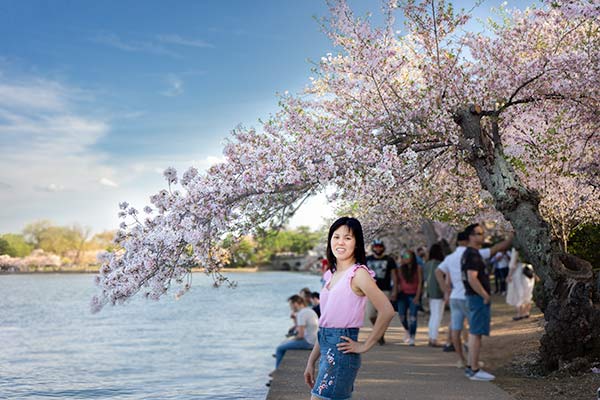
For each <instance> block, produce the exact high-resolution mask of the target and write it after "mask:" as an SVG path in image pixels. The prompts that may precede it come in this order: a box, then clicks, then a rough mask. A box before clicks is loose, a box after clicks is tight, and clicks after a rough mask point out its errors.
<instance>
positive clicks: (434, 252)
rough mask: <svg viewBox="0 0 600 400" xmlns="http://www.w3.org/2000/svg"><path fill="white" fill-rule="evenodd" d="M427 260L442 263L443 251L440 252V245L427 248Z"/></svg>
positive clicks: (436, 244)
mask: <svg viewBox="0 0 600 400" xmlns="http://www.w3.org/2000/svg"><path fill="white" fill-rule="evenodd" d="M429 259H430V260H438V261H444V250H442V245H441V244H440V243H434V244H432V245H431V247H430V248H429Z"/></svg>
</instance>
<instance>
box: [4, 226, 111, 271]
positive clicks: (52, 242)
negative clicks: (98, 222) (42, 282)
mask: <svg viewBox="0 0 600 400" xmlns="http://www.w3.org/2000/svg"><path fill="white" fill-rule="evenodd" d="M91 232H92V230H91V228H89V227H84V226H81V225H79V224H73V225H69V226H58V225H54V224H53V223H52V222H50V221H47V220H42V221H36V222H33V223H31V224H28V225H27V226H25V228H24V229H23V231H22V232H21V233H6V234H2V235H0V255H7V256H10V257H15V258H24V257H27V256H29V255H30V254H31V253H32V252H33V251H35V250H42V251H43V252H45V253H49V254H55V255H57V256H59V257H60V258H61V260H62V261H63V262H64V263H66V264H71V265H79V264H80V263H81V262H82V259H83V257H84V255H85V254H86V253H89V252H94V251H96V252H97V251H100V250H110V249H111V247H112V240H113V237H114V234H115V232H114V231H105V232H101V233H98V234H95V235H92V234H91ZM88 258H89V257H88Z"/></svg>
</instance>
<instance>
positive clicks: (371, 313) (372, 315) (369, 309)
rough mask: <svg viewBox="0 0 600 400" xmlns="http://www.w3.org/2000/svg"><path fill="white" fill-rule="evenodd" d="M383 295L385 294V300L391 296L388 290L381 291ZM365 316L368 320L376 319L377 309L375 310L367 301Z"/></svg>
mask: <svg viewBox="0 0 600 400" xmlns="http://www.w3.org/2000/svg"><path fill="white" fill-rule="evenodd" d="M382 292H383V294H385V295H386V296H387V298H388V299H389V298H390V297H391V295H392V292H391V291H389V290H382ZM365 315H366V316H367V318H368V319H369V320H371V319H374V318H377V309H376V308H375V306H374V305H373V303H371V301H370V300H369V299H367V307H366V310H365Z"/></svg>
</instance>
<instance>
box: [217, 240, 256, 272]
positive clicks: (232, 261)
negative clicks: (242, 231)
mask: <svg viewBox="0 0 600 400" xmlns="http://www.w3.org/2000/svg"><path fill="white" fill-rule="evenodd" d="M221 245H222V246H223V248H225V249H227V250H228V251H229V253H230V257H229V260H228V262H227V263H226V265H227V267H229V268H244V267H251V266H253V265H254V264H256V243H255V242H254V241H253V240H252V238H250V237H247V236H244V237H242V238H238V239H236V238H235V237H234V236H233V235H228V236H227V237H226V238H225V239H224V240H223V243H222V244H221Z"/></svg>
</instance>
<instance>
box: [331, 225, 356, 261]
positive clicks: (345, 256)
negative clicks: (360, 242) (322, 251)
mask: <svg viewBox="0 0 600 400" xmlns="http://www.w3.org/2000/svg"><path fill="white" fill-rule="evenodd" d="M330 245H331V251H332V252H333V255H334V256H335V258H336V260H337V261H338V262H340V261H345V260H350V259H353V258H354V249H355V248H356V239H355V238H354V234H353V233H352V231H351V230H350V228H348V227H347V226H345V225H342V226H340V227H339V228H337V229H336V230H335V231H334V232H333V235H332V236H331V243H330Z"/></svg>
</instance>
